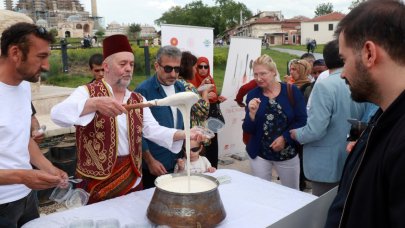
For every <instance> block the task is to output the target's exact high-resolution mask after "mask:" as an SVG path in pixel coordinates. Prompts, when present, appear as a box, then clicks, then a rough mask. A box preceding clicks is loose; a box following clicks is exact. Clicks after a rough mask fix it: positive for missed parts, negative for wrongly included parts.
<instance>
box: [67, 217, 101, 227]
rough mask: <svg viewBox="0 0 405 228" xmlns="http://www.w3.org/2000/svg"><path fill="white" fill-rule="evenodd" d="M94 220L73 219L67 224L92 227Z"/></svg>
mask: <svg viewBox="0 0 405 228" xmlns="http://www.w3.org/2000/svg"><path fill="white" fill-rule="evenodd" d="M94 227H95V226H94V221H93V220H92V219H81V220H76V221H73V222H71V223H70V224H69V228H94Z"/></svg>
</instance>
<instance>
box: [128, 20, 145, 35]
mask: <svg viewBox="0 0 405 228" xmlns="http://www.w3.org/2000/svg"><path fill="white" fill-rule="evenodd" d="M141 30H142V28H141V25H139V24H134V23H132V24H130V25H129V26H128V31H127V33H128V36H129V37H131V38H134V39H137V38H138V36H139V32H140V31H141Z"/></svg>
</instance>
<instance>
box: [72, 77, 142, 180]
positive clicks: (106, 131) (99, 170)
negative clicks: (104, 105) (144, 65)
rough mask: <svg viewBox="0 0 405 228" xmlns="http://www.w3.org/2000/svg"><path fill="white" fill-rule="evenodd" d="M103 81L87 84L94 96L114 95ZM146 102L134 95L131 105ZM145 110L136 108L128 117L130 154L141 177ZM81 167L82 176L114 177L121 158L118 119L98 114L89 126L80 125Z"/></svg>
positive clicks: (77, 141) (135, 170)
mask: <svg viewBox="0 0 405 228" xmlns="http://www.w3.org/2000/svg"><path fill="white" fill-rule="evenodd" d="M104 83H105V82H104V80H102V81H94V82H92V83H89V84H87V85H86V86H87V89H88V92H89V95H90V97H103V96H111V92H110V91H109V90H108V87H107V86H106V85H105V84H104ZM140 102H142V96H141V95H139V94H137V93H131V96H130V98H129V99H128V102H127V104H135V103H140ZM142 120H143V111H142V109H132V110H130V111H128V114H127V124H128V126H127V128H128V141H129V142H128V143H129V154H130V157H131V163H132V167H133V169H134V172H135V173H136V174H137V176H138V177H140V176H141V165H142V153H141V152H142V124H143V121H142ZM76 144H77V167H76V170H77V172H79V173H80V174H82V175H83V176H86V177H90V178H93V179H99V180H102V179H106V178H107V177H109V176H110V175H111V172H112V170H113V167H114V165H115V163H116V161H117V156H118V126H117V119H116V118H113V117H108V116H105V115H103V114H101V113H99V112H96V114H95V116H94V119H93V120H92V122H90V123H89V124H88V125H87V126H76Z"/></svg>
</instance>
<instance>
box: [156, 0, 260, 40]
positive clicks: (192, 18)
mask: <svg viewBox="0 0 405 228" xmlns="http://www.w3.org/2000/svg"><path fill="white" fill-rule="evenodd" d="M216 4H217V5H215V6H212V7H211V6H208V5H206V4H204V3H203V2H202V1H201V0H196V1H193V2H191V3H189V4H187V5H185V6H184V7H180V6H175V7H172V8H170V9H169V11H166V12H164V13H163V15H162V16H161V17H160V18H159V19H157V20H155V23H156V24H157V25H161V24H178V25H193V26H203V27H213V28H214V35H215V36H217V35H218V34H222V33H223V32H224V31H225V30H226V29H228V28H231V27H234V26H235V25H236V24H238V23H239V17H240V12H241V11H242V14H243V16H244V17H245V18H246V17H251V16H252V12H251V11H250V10H249V9H248V8H247V7H246V5H245V4H243V3H239V2H238V3H236V2H234V1H233V0H217V1H216Z"/></svg>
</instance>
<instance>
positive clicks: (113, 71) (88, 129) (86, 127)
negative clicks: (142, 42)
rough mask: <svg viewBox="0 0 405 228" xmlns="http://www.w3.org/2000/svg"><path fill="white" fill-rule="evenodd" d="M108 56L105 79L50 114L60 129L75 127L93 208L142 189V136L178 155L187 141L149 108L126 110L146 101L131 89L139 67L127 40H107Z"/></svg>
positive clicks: (119, 37)
mask: <svg viewBox="0 0 405 228" xmlns="http://www.w3.org/2000/svg"><path fill="white" fill-rule="evenodd" d="M103 56H104V61H103V68H104V79H102V80H95V81H93V82H92V83H88V84H86V85H84V86H80V87H78V88H77V89H76V90H75V91H74V92H73V93H72V94H71V95H70V96H69V97H68V98H67V99H66V100H64V101H63V102H62V103H59V104H57V105H56V106H54V107H53V108H52V110H51V118H52V120H53V121H54V122H55V123H56V124H58V125H60V126H62V127H70V126H72V125H75V126H76V145H77V167H76V172H77V177H79V178H82V179H83V181H82V182H81V183H80V184H78V185H77V186H78V187H80V188H83V189H84V190H86V191H87V192H89V193H90V199H89V203H95V202H99V201H102V200H106V199H110V198H113V197H117V196H121V195H125V194H127V193H129V192H133V191H137V190H141V189H142V184H141V178H142V170H141V167H142V150H141V148H142V145H141V142H142V136H144V137H145V138H148V139H149V140H151V141H153V142H155V143H157V144H159V145H161V146H164V147H165V148H167V149H168V150H169V151H174V152H179V151H180V149H181V147H182V144H183V141H182V140H183V139H184V138H185V134H184V132H183V131H179V130H177V129H170V128H166V127H162V126H160V125H159V124H158V122H156V120H155V119H154V118H153V116H152V114H151V112H150V110H149V108H143V109H131V110H129V111H127V110H126V109H125V108H124V106H123V104H136V103H142V102H143V101H144V100H145V99H144V98H143V97H142V96H141V95H140V94H138V93H133V92H131V91H129V90H128V89H127V87H128V85H129V83H130V82H131V79H132V74H133V70H134V65H135V64H134V54H133V52H132V49H131V46H130V44H129V41H128V38H127V37H126V36H124V35H113V36H110V37H107V38H106V39H104V41H103Z"/></svg>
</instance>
